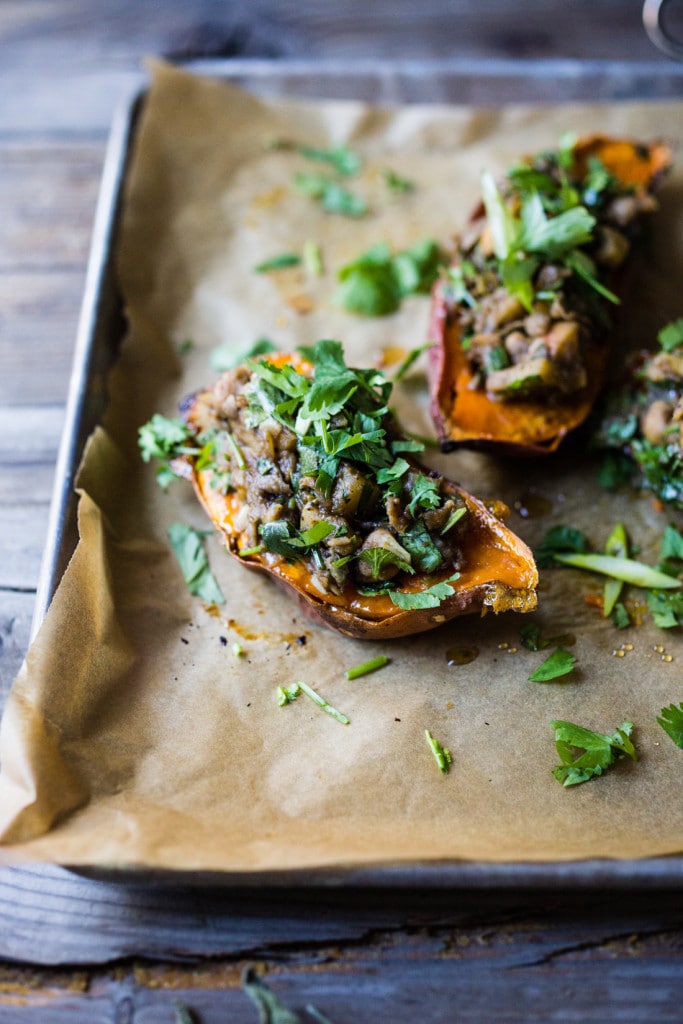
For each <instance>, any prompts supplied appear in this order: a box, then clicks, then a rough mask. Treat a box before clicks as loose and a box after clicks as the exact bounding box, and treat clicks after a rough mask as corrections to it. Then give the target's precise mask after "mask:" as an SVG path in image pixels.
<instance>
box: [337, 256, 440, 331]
mask: <svg viewBox="0 0 683 1024" xmlns="http://www.w3.org/2000/svg"><path fill="white" fill-rule="evenodd" d="M443 259H444V255H443V253H442V251H441V249H440V248H439V246H438V244H437V243H436V242H435V241H434V240H433V239H430V238H425V239H422V240H421V241H419V242H416V243H415V244H414V245H411V246H410V247H409V248H408V249H404V250H402V251H400V252H393V251H392V249H391V248H390V246H389V245H387V244H386V243H384V242H380V243H378V244H377V245H374V246H372V248H371V249H368V250H367V251H366V252H364V253H361V255H360V256H358V257H356V259H355V260H353V261H352V262H351V263H347V264H345V266H343V267H342V268H341V269H340V270H339V273H338V277H339V280H340V282H341V284H340V287H339V289H338V291H337V294H336V301H337V303H338V304H339V305H340V306H343V308H344V309H346V310H348V311H349V312H351V313H358V314H360V315H361V316H386V315H387V314H388V313H394V312H395V311H396V310H397V309H398V308H399V306H400V305H401V301H402V300H403V299H404V298H406V297H407V296H409V295H418V294H424V293H427V292H429V290H430V289H431V287H432V285H433V283H434V281H435V280H436V278H437V276H438V274H439V268H440V266H441V264H442V263H443Z"/></svg>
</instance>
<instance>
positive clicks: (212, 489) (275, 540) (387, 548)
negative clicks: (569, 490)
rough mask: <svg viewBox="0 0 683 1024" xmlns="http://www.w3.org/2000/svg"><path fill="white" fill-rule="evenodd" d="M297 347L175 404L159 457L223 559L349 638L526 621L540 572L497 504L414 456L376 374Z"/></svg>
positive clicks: (336, 349) (319, 347)
mask: <svg viewBox="0 0 683 1024" xmlns="http://www.w3.org/2000/svg"><path fill="white" fill-rule="evenodd" d="M302 351H303V357H299V356H289V355H278V356H272V355H271V356H268V357H267V358H265V359H259V360H252V361H247V363H246V364H245V365H240V366H238V367H236V368H235V369H234V370H231V371H229V372H227V373H225V374H224V375H223V376H222V377H221V378H220V379H219V380H218V382H217V383H216V385H215V386H214V387H212V388H210V389H208V390H206V391H201V392H198V393H197V394H194V395H191V396H190V397H189V398H187V399H186V400H185V401H184V403H183V405H182V414H183V417H184V424H183V431H181V432H180V433H179V434H178V436H177V444H176V445H175V451H174V450H172V448H168V447H167V450H166V455H167V456H168V457H169V461H170V465H171V466H172V468H173V470H174V472H175V473H176V474H177V475H181V476H185V477H187V478H189V479H190V480H191V481H192V484H193V485H194V488H195V491H196V494H197V497H198V498H199V500H200V502H201V504H202V505H203V506H204V508H205V510H206V512H207V514H208V516H209V518H210V519H211V521H212V523H213V524H214V526H215V527H216V529H217V530H218V531H219V532H220V534H221V535H222V536H223V538H224V540H225V544H226V547H227V548H228V551H229V552H230V553H231V554H232V555H234V556H235V557H236V558H238V559H239V560H240V562H241V563H242V564H243V565H244V566H245V568H248V569H252V570H254V571H256V572H261V573H265V574H267V575H268V576H269V577H270V578H271V579H272V580H274V581H275V582H276V583H278V584H280V585H282V586H283V587H285V588H286V590H287V591H288V592H289V593H290V595H291V596H292V597H294V598H295V599H296V601H297V602H298V603H299V605H300V606H301V607H302V608H303V609H304V611H306V613H307V614H308V615H309V616H311V617H312V618H313V619H315V620H316V621H318V622H320V623H323V624H324V625H326V626H329V627H331V628H332V629H335V630H337V631H338V632H340V633H344V634H346V635H348V636H353V637H358V638H367V639H388V638H392V637H401V636H407V635H409V634H412V633H419V632H422V631H424V630H428V629H433V628H434V627H436V626H438V625H440V624H441V623H444V622H446V621H448V620H449V619H452V618H455V617H456V616H459V615H464V614H466V613H469V612H479V613H481V614H483V613H484V612H486V611H488V610H491V611H494V612H502V611H507V610H509V609H511V610H515V611H520V612H525V611H530V610H532V609H533V608H534V607H535V606H536V585H537V582H538V573H537V570H536V566H535V564H534V560H533V557H532V555H531V552H530V551H529V549H528V548H527V546H526V545H525V544H524V543H523V542H522V541H521V540H520V539H519V538H518V537H516V536H515V535H514V534H513V533H512V532H511V531H510V530H509V529H508V528H507V527H506V526H505V525H504V523H503V522H502V515H503V514H504V513H505V512H506V511H507V509H505V506H503V505H501V504H500V503H496V504H495V506H494V507H493V510H492V508H491V507H490V506H488V505H487V504H485V503H484V502H482V501H480V500H479V499H477V498H475V497H473V496H472V495H471V494H468V493H467V492H466V491H464V490H463V489H462V488H461V487H459V486H458V485H457V484H455V483H453V482H451V481H449V480H445V479H444V478H443V477H441V476H439V475H438V474H437V473H434V472H432V471H430V470H428V469H426V468H424V467H422V466H421V465H420V464H419V463H418V462H417V461H416V459H415V455H416V453H418V452H419V451H420V450H421V448H422V445H421V444H420V443H419V442H416V441H414V440H413V439H410V438H407V437H405V436H404V435H403V434H401V432H400V431H399V429H398V427H397V425H396V423H395V421H394V419H393V417H392V415H391V414H390V413H389V412H388V409H387V404H386V403H387V400H388V397H389V392H390V390H391V385H390V383H389V382H388V381H387V380H386V379H385V378H384V376H383V375H382V374H381V373H380V372H379V371H377V370H358V369H351V368H349V367H347V366H346V364H345V362H344V359H343V354H342V347H341V345H340V344H339V343H338V342H335V341H322V342H318V343H317V344H316V345H315V346H313V347H311V348H309V349H305V350H302ZM147 450H148V451H149V450H150V448H149V445H148V448H147Z"/></svg>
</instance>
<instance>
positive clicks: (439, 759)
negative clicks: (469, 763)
mask: <svg viewBox="0 0 683 1024" xmlns="http://www.w3.org/2000/svg"><path fill="white" fill-rule="evenodd" d="M425 737H426V740H427V745H428V746H429V749H430V750H431V752H432V754H433V755H434V760H435V761H436V763H437V765H438V766H439V771H440V772H441V773H442V774H443V775H448V772H449V771H450V768H451V765H452V764H453V757H452V756H451V752H450V750H449V749H448V747H442V746H441V744H440V743H439V741H438V740H435V739H434V737H433V736H432V734H431V732H430V731H429V729H425Z"/></svg>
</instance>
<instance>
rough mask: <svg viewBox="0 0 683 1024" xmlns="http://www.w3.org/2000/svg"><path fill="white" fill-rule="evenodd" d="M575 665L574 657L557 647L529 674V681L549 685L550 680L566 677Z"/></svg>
mask: <svg viewBox="0 0 683 1024" xmlns="http://www.w3.org/2000/svg"><path fill="white" fill-rule="evenodd" d="M575 664H576V657H575V656H574V655H573V654H571V653H570V652H569V651H565V650H564V648H562V647H558V648H557V650H555V651H553V653H552V654H550V655H548V657H547V658H546V659H545V661H544V662H542V663H541V664H540V665H539V666H538V668H537V669H536V670H535V671H534V672H532V673H531V675H530V676H529V681H530V682H532V683H549V682H550V681H551V680H552V679H558V678H559V677H560V676H566V675H568V674H569V672H571V671H572V669H573V668H574V665H575Z"/></svg>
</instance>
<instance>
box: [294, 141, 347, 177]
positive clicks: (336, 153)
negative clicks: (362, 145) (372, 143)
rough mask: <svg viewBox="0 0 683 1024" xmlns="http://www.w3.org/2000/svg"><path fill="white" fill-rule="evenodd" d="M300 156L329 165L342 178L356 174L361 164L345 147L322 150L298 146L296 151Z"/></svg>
mask: <svg viewBox="0 0 683 1024" xmlns="http://www.w3.org/2000/svg"><path fill="white" fill-rule="evenodd" d="M297 151H298V153H299V154H300V155H301V156H304V157H306V159H307V160H318V161H321V162H323V163H327V164H330V165H331V166H332V168H333V169H334V170H335V171H336V172H337V174H341V175H342V177H344V178H351V177H353V175H354V174H358V172H359V171H360V170H361V168H362V166H363V163H362V160H361V158H360V157H359V156H358V154H357V153H354V152H353V150H350V149H348V147H347V146H331V147H330V148H329V149H322V148H320V147H318V146H299V147H298V149H297Z"/></svg>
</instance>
